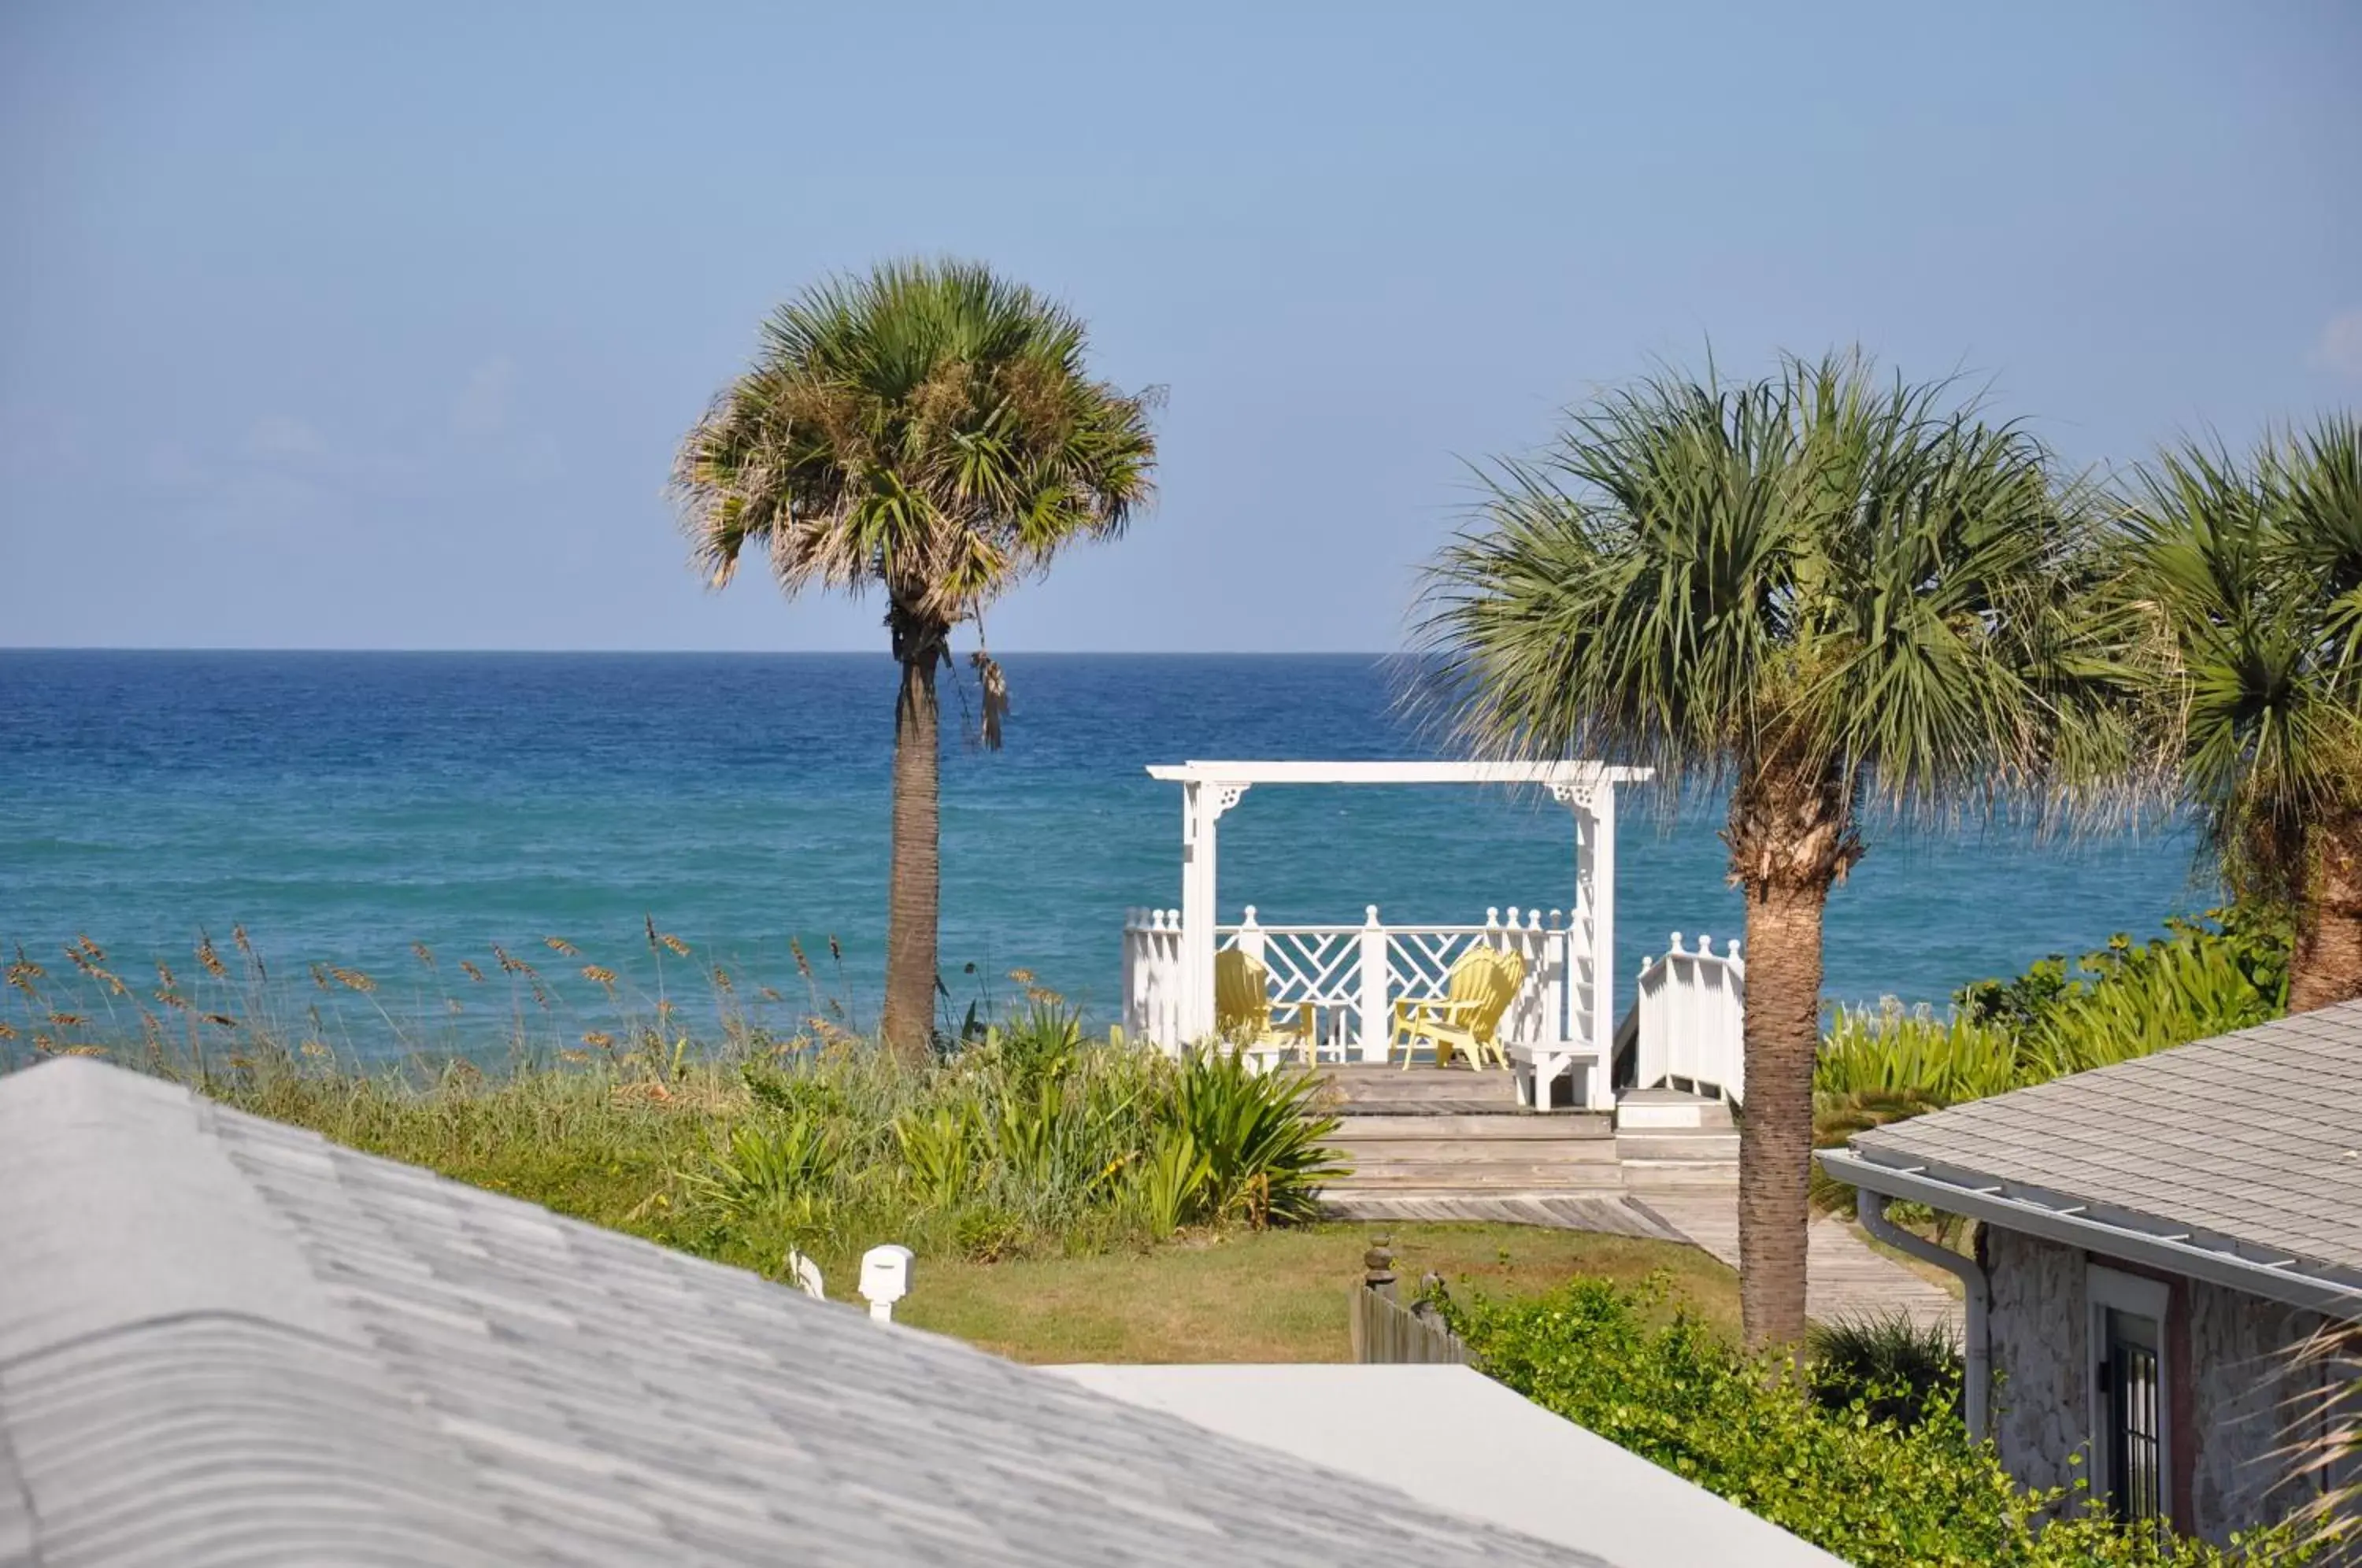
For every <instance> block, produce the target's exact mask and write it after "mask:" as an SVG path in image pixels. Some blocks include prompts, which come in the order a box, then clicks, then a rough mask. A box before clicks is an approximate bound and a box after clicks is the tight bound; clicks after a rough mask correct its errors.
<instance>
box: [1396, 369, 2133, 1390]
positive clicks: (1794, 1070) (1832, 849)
mask: <svg viewBox="0 0 2362 1568" xmlns="http://www.w3.org/2000/svg"><path fill="white" fill-rule="evenodd" d="M1945 391H1946V389H1945V387H1944V386H1942V385H1940V384H1938V385H1935V386H1924V387H1912V386H1907V385H1904V384H1903V383H1902V382H1901V381H1895V382H1893V383H1884V382H1882V381H1880V380H1879V378H1878V377H1877V376H1876V374H1875V373H1874V371H1873V370H1872V368H1871V366H1870V365H1869V364H1868V363H1867V362H1866V361H1865V360H1863V359H1860V357H1858V356H1833V357H1831V358H1828V359H1824V360H1822V361H1820V362H1819V363H1817V364H1814V363H1807V362H1805V361H1801V360H1794V359H1790V360H1787V361H1784V362H1783V369H1782V370H1781V372H1780V373H1779V374H1777V375H1775V376H1773V377H1771V378H1767V379H1765V380H1763V381H1756V382H1753V383H1750V384H1745V385H1736V386H1733V385H1726V384H1723V383H1720V382H1718V381H1716V380H1714V379H1713V378H1712V377H1711V376H1709V377H1708V379H1707V380H1706V381H1704V382H1699V381H1691V380H1683V379H1678V378H1672V377H1666V378H1660V379H1655V380H1650V381H1645V382H1642V383H1640V384H1639V385H1638V386H1636V387H1633V388H1630V389H1628V390H1624V391H1618V392H1610V393H1607V394H1606V395H1603V396H1601V397H1599V398H1598V399H1596V400H1595V401H1594V402H1592V403H1588V404H1586V405H1584V406H1583V407H1581V408H1579V409H1576V410H1574V411H1573V412H1572V413H1571V414H1570V415H1569V423H1568V425H1567V426H1566V428H1565V429H1564V430H1563V431H1562V434H1561V435H1560V436H1559V437H1558V439H1557V441H1556V443H1555V445H1554V446H1553V447H1551V448H1550V449H1549V450H1548V451H1547V453H1546V454H1545V455H1544V456H1542V457H1541V458H1539V459H1537V460H1531V461H1515V460H1513V461H1507V462H1502V463H1500V464H1497V465H1496V466H1495V467H1494V468H1493V469H1489V470H1488V471H1487V475H1486V479H1487V490H1488V495H1487V498H1486V500H1485V502H1484V504H1483V505H1482V507H1481V508H1480V511H1479V513H1478V516H1477V519H1476V521H1475V522H1474V523H1473V524H1472V525H1470V526H1469V527H1468V528H1466V529H1464V530H1462V532H1461V533H1460V534H1459V535H1458V536H1456V538H1455V539H1454V541H1453V542H1452V543H1451V545H1449V546H1448V547H1446V548H1445V549H1444V551H1443V552H1442V554H1441V555H1440V558H1439V559H1438V560H1437V562H1436V563H1435V564H1434V566H1433V567H1432V568H1431V569H1430V575H1429V582H1428V587H1427V594H1426V598H1425V602H1424V612H1423V615H1422V619H1421V623H1420V630H1421V641H1422V643H1423V646H1424V648H1425V651H1426V652H1427V653H1428V655H1429V660H1428V662H1427V665H1426V669H1427V671H1428V673H1427V677H1426V679H1428V680H1429V682H1430V685H1429V697H1430V699H1431V700H1437V701H1440V702H1441V703H1442V704H1443V712H1446V713H1448V714H1450V715H1451V716H1452V717H1451V722H1452V723H1453V725H1454V728H1455V731H1456V734H1457V738H1458V739H1459V740H1460V742H1461V743H1462V745H1466V746H1467V747H1468V748H1470V749H1472V750H1473V751H1475V752H1476V753H1478V754H1479V755H1483V756H1504V757H1557V756H1581V755H1593V756H1612V757H1616V758H1617V759H1619V760H1628V761H1634V762H1641V763H1648V764H1650V765H1653V766H1654V767H1656V768H1657V769H1658V770H1659V772H1660V774H1661V776H1662V777H1663V778H1664V780H1665V782H1666V783H1667V785H1668V786H1669V787H1670V790H1671V791H1672V793H1671V794H1669V796H1668V798H1669V799H1678V798H1680V794H1681V792H1682V791H1683V790H1685V789H1693V788H1697V787H1713V788H1717V789H1727V790H1728V791H1729V810H1728V818H1727V823H1726V825H1725V827H1724V829H1723V840H1724V842H1725V844H1726V845H1727V846H1728V848H1729V854H1730V858H1729V877H1730V880H1731V881H1732V882H1733V883H1734V884H1735V885H1737V886H1738V887H1739V888H1740V889H1743V890H1744V891H1745V894H1746V909H1747V931H1746V935H1747V1017H1746V1051H1747V1091H1748V1092H1747V1113H1746V1117H1745V1120H1744V1124H1743V1127H1742V1131H1741V1134H1740V1144H1739V1211H1738V1224H1739V1237H1738V1241H1739V1258H1740V1264H1741V1286H1740V1294H1741V1305H1742V1310H1743V1313H1744V1319H1745V1325H1746V1335H1747V1341H1748V1342H1749V1345H1751V1346H1758V1347H1760V1346H1765V1345H1772V1344H1782V1345H1794V1344H1796V1343H1798V1342H1801V1340H1802V1337H1803V1335H1804V1331H1805V1220H1806V1187H1807V1176H1808V1169H1809V1167H1808V1164H1807V1162H1808V1160H1809V1158H1810V1152H1811V1146H1812V1110H1813V1105H1812V1090H1813V1059H1814V1054H1815V1050H1816V1046H1817V1044H1818V1042H1819V1038H1820V989H1821V917H1822V912H1823V908H1824V906H1825V904H1826V902H1827V898H1828V895H1829V890H1830V889H1831V887H1832V886H1833V885H1834V884H1836V883H1837V882H1839V881H1841V880H1843V879H1844V877H1845V875H1846V871H1847V869H1848V867H1851V866H1852V865H1853V864H1854V862H1855V861H1856V860H1858V859H1859V858H1860V856H1861V855H1862V853H1863V843H1862V838H1861V830H1862V828H1863V827H1864V826H1865V825H1866V824H1867V822H1868V821H1869V819H1871V817H1873V816H1878V815H1884V816H1887V817H1890V818H1899V819H1912V818H1922V817H1926V816H1929V815H1940V814H1946V813H1949V812H1956V811H1959V810H1960V809H1963V808H1968V807H1983V806H1987V805H1990V804H1992V802H1994V801H1997V800H2000V799H2002V798H2004V797H2010V796H2015V797H2017V798H2020V799H2023V800H2025V801H2028V802H2029V803H2034V804H2038V803H2040V801H2041V799H2042V797H2041V795H2040V794H2039V790H2040V788H2041V787H2042V786H2043V784H2044V782H2045V780H2046V779H2047V778H2053V777H2055V776H2056V775H2057V773H2058V770H2059V769H2060V768H2062V767H2071V768H2073V769H2074V770H2075V771H2077V772H2078V773H2079V774H2080V773H2081V772H2085V771H2091V772H2104V770H2105V762H2104V760H2103V752H2104V751H2105V750H2106V749H2107V747H2106V742H2107V740H2108V735H2109V732H2110V729H2111V726H2110V725H2109V724H2108V723H2106V721H2105V719H2104V716H2103V713H2102V712H2101V711H2100V709H2099V708H2098V706H2097V705H2096V704H2092V705H2090V707H2091V711H2090V712H2088V713H2087V712H2086V704H2084V703H2082V702H2081V701H2068V700H2067V699H2068V698H2069V697H2070V696H2075V695H2077V694H2079V693H2081V692H2082V691H2083V690H2086V689H2087V688H2089V689H2097V688H2099V687H2103V686H2104V685H2106V684H2107V683H2110V682H2113V681H2114V679H2117V677H2116V675H2115V674H2114V665H2113V664H2112V663H2111V662H2110V661H2109V660H2108V659H2106V658H2104V657H2097V656H2098V654H2099V652H2100V651H2101V650H2103V646H2104V645H2103V643H2101V641H2100V640H2099V638H2098V635H2097V634H2098V632H2099V631H2100V630H2101V626H2100V624H2099V623H2098V622H2097V621H2096V620H2095V619H2093V618H2090V617H2079V616H2077V615H2075V614H2072V613H2070V604H2071V603H2072V602H2074V600H2075V598H2076V596H2077V593H2078V591H2079V589H2080V587H2081V585H2082V584H2084V583H2086V582H2088V581H2089V580H2091V578H2092V566H2091V563H2090V562H2089V561H2088V560H2087V559H2086V557H2085V550H2086V541H2087V538H2088V536H2089V534H2090V529H2089V527H2088V525H2086V524H2085V523H2084V522H2083V521H2082V518H2083V516H2084V515H2085V513H2083V511H2081V509H2079V508H2075V507H2070V506H2065V505H2062V504H2060V502H2059V498H2058V496H2057V495H2056V494H2055V493H2054V491H2053V487H2052V485H2051V481H2050V464H2049V460H2048V458H2047V454H2046V453H2045V452H2044V450H2043V449H2042V447H2040V446H2039V445H2038V444H2037V443H2036V441H2035V440H2033V439H2032V438H2031V437H2030V436H2027V435H2026V434H2025V432H2023V431H2022V430H2019V429H2017V428H2014V427H2012V426H2003V427H1999V428H1995V427H1992V426H1988V425H1985V424H1983V423H1981V421H1980V419H1979V418H1978V415H1977V411H1976V409H1975V408H1974V406H1973V405H1971V406H1968V407H1961V408H1948V407H1946V406H1944V404H1943V397H1944V393H1945ZM2115 727H2118V728H2120V727H2121V726H2120V725H2118V726H2115ZM1962 912H1963V914H1964V916H1970V917H1971V918H1972V911H1962Z"/></svg>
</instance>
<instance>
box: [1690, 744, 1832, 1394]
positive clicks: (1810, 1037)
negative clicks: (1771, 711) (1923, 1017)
mask: <svg viewBox="0 0 2362 1568" xmlns="http://www.w3.org/2000/svg"><path fill="white" fill-rule="evenodd" d="M1723 838H1724V842H1725V843H1727V845H1729V847H1730V875H1731V880H1732V881H1734V882H1737V883H1738V885H1739V886H1740V888H1742V889H1744V890H1745V892H1746V895H1747V1020H1746V1050H1747V1110H1746V1113H1745V1117H1744V1120H1743V1121H1741V1122H1740V1125H1739V1130H1738V1306H1739V1317H1740V1321H1741V1326H1742V1327H1743V1329H1744V1330H1745V1333H1746V1340H1747V1347H1748V1348H1749V1350H1762V1349H1765V1348H1767V1347H1770V1346H1773V1345H1788V1346H1794V1347H1797V1350H1798V1353H1800V1354H1801V1353H1802V1347H1803V1344H1804V1340H1805V1252H1806V1244H1807V1240H1808V1237H1809V1234H1810V1232H1809V1230H1808V1227H1809V1225H1810V1223H1811V1220H1812V1210H1811V1202H1810V1197H1809V1195H1810V1192H1811V1187H1812V1158H1813V1058H1814V1056H1815V1055H1816V1054H1817V1053H1818V1052H1819V1050H1820V1044H1821V916H1822V914H1823V912H1824V911H1826V910H1827V907H1828V901H1829V889H1830V887H1831V886H1832V885H1834V884H1835V883H1836V881H1837V880H1838V878H1840V877H1842V876H1844V875H1845V874H1846V871H1847V869H1848V868H1849V867H1851V866H1852V865H1853V863H1854V862H1855V861H1856V860H1858V859H1860V857H1861V841H1860V838H1858V837H1857V836H1855V834H1854V831H1853V827H1852V812H1850V810H1849V803H1848V800H1847V795H1846V789H1845V784H1844V780H1843V777H1842V775H1841V773H1840V772H1839V770H1838V768H1837V767H1835V766H1833V765H1832V764H1831V763H1830V762H1829V761H1828V759H1827V758H1826V757H1823V756H1818V755H1817V754H1816V747H1814V746H1812V745H1809V744H1798V742H1797V741H1796V740H1794V739H1791V740H1790V741H1789V743H1788V744H1787V745H1775V746H1774V747H1773V748H1772V749H1771V755H1770V756H1768V757H1765V758H1761V759H1759V760H1758V761H1757V762H1756V763H1755V764H1754V765H1753V766H1752V767H1749V768H1748V769H1747V770H1746V771H1745V772H1743V773H1742V775H1741V778H1740V781H1739V784H1738V788H1736V789H1735V790H1732V791H1731V797H1730V822H1729V825H1728V826H1727V827H1726V828H1725V829H1724V831H1723Z"/></svg>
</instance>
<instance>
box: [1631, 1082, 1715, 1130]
mask: <svg viewBox="0 0 2362 1568" xmlns="http://www.w3.org/2000/svg"><path fill="white" fill-rule="evenodd" d="M1616 1129H1617V1132H1728V1131H1729V1130H1730V1107H1729V1105H1728V1104H1727V1103H1726V1102H1724V1101H1722V1100H1719V1099H1706V1098H1705V1096H1703V1095H1694V1094H1683V1092H1682V1091H1681V1090H1679V1089H1669V1088H1654V1089H1627V1090H1626V1091H1625V1092H1624V1093H1622V1094H1620V1095H1618V1096H1617V1098H1616Z"/></svg>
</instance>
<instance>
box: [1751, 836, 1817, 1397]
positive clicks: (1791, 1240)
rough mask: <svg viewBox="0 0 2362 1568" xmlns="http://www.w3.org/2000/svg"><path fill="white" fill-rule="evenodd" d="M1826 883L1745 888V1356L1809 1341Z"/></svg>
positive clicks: (1755, 884) (1760, 884)
mask: <svg viewBox="0 0 2362 1568" xmlns="http://www.w3.org/2000/svg"><path fill="white" fill-rule="evenodd" d="M1828 900H1829V889H1828V884H1827V882H1820V881H1816V882H1813V883H1811V884H1808V885H1806V886H1803V887H1798V886H1795V885H1794V884H1792V883H1787V882H1782V881H1774V882H1750V883H1749V885H1748V887H1747V1110H1746V1112H1745V1115H1744V1117H1743V1119H1742V1121H1741V1122H1740V1125H1739V1130H1738V1301H1739V1313H1740V1318H1741V1321H1742V1323H1743V1326H1744V1328H1745V1330H1746V1336H1747V1345H1748V1348H1749V1350H1761V1349H1763V1348H1764V1347H1766V1346H1769V1345H1796V1344H1801V1343H1802V1342H1804V1338H1805V1242H1806V1237H1807V1235H1808V1231H1807V1226H1808V1224H1809V1222H1810V1220H1811V1211H1810V1207H1809V1204H1808V1202H1807V1197H1806V1195H1807V1191H1808V1189H1809V1187H1810V1183H1811V1169H1810V1165H1811V1160H1812V1154H1813V1056H1814V1054H1815V1052H1816V1051H1817V1050H1818V1048H1819V1046H1820V1040H1821V914H1822V911H1823V910H1824V909H1826V908H1827V904H1828Z"/></svg>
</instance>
